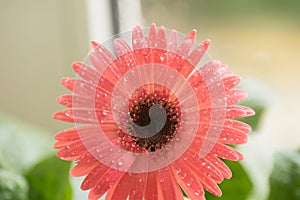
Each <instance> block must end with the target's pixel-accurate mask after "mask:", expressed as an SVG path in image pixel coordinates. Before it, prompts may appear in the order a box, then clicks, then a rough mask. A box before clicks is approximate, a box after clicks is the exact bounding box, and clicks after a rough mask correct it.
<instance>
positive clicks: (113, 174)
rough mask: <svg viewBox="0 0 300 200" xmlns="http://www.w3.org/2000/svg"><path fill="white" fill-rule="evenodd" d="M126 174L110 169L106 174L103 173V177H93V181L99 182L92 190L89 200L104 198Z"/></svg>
mask: <svg viewBox="0 0 300 200" xmlns="http://www.w3.org/2000/svg"><path fill="white" fill-rule="evenodd" d="M124 174H125V173H124V172H122V171H117V170H114V169H108V170H107V171H106V172H103V173H102V175H99V176H97V177H91V181H94V182H97V184H96V185H95V186H94V187H93V188H92V189H91V191H90V193H89V199H91V200H97V199H98V198H99V197H101V196H103V195H104V194H105V193H106V192H107V191H108V190H109V189H111V188H112V187H114V185H116V184H118V182H119V181H120V180H121V178H122V177H123V176H124ZM116 187H117V186H116Z"/></svg>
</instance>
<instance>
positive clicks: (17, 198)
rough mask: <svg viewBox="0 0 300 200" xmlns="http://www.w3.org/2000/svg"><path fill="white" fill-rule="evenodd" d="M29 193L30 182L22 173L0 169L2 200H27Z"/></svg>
mask: <svg viewBox="0 0 300 200" xmlns="http://www.w3.org/2000/svg"><path fill="white" fill-rule="evenodd" d="M27 194H28V184H27V182H26V179H25V178H24V177H23V176H22V175H19V174H17V173H15V172H12V171H9V170H5V169H0V199H1V200H12V199H13V200H27Z"/></svg>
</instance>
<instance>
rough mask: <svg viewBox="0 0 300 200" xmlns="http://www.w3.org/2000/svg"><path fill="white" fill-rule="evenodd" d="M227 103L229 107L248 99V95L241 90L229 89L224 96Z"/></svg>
mask: <svg viewBox="0 0 300 200" xmlns="http://www.w3.org/2000/svg"><path fill="white" fill-rule="evenodd" d="M226 97H227V103H228V104H229V105H232V104H235V103H238V102H240V101H242V100H244V99H246V98H247V97H248V93H247V92H246V91H245V90H242V89H231V90H229V91H227V94H226Z"/></svg>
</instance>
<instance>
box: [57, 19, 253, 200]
mask: <svg viewBox="0 0 300 200" xmlns="http://www.w3.org/2000/svg"><path fill="white" fill-rule="evenodd" d="M148 32H149V34H144V33H143V30H142V29H141V28H140V27H139V26H137V27H135V28H134V29H133V31H132V33H131V32H130V34H132V42H131V43H132V46H130V45H129V44H128V43H127V42H125V40H123V39H122V38H117V39H115V40H114V43H113V45H114V51H115V52H116V55H117V56H114V54H113V53H112V52H110V51H109V50H108V49H107V48H105V47H104V45H101V44H98V43H96V42H92V45H93V50H92V51H91V52H90V53H89V55H88V61H87V62H86V63H81V62H75V63H74V64H73V68H74V70H75V72H76V73H77V74H78V75H79V76H80V77H81V78H63V79H62V84H63V85H64V86H65V87H66V88H68V89H69V90H71V91H72V92H73V94H72V95H63V96H60V97H58V102H59V103H60V104H62V105H64V106H66V107H68V108H67V109H66V110H63V111H59V112H57V113H55V114H54V118H55V119H58V120H62V121H66V122H72V123H76V125H77V126H76V127H75V128H71V129H68V130H64V131H62V132H59V133H58V134H57V135H56V136H55V139H56V140H57V142H56V143H55V144H54V147H55V148H57V149H59V151H58V152H57V156H58V157H59V158H61V159H64V160H74V161H75V162H76V166H75V167H73V169H72V170H71V174H72V175H73V176H86V177H85V179H84V181H83V182H82V185H81V189H83V190H90V192H89V199H91V200H94V199H98V198H100V197H101V196H103V195H104V194H106V199H118V200H119V199H127V198H129V199H135V200H136V199H145V200H155V199H172V200H173V199H183V194H182V192H181V189H182V190H184V192H185V193H186V194H187V195H188V197H189V198H190V199H205V197H204V189H205V190H207V191H208V192H210V193H212V194H214V195H217V196H221V194H222V192H221V190H220V189H219V187H218V184H219V183H221V182H222V181H223V179H224V178H226V179H228V178H230V177H231V175H232V174H231V171H230V169H229V168H228V167H227V166H226V165H225V164H224V162H223V161H222V159H226V160H232V161H238V160H241V159H242V158H243V156H242V154H241V153H239V152H238V151H237V150H235V149H234V148H232V147H230V146H228V145H227V144H232V145H236V144H243V143H246V142H247V133H248V132H250V131H251V128H250V127H249V126H248V125H247V124H245V123H242V122H239V121H235V120H234V119H233V118H241V117H246V116H250V115H253V114H254V112H253V111H252V110H251V109H250V108H247V107H243V106H239V105H234V104H235V103H237V102H239V101H241V100H243V99H244V98H246V96H247V93H246V92H245V91H244V90H241V89H233V88H234V87H235V86H236V85H237V84H238V83H239V81H240V78H239V77H238V76H235V75H234V74H232V73H231V72H229V71H228V70H227V66H226V65H223V64H221V63H220V62H219V61H209V62H206V63H205V62H204V61H203V60H204V59H203V58H204V56H205V52H206V50H207V48H208V46H209V43H210V42H209V41H208V40H206V41H203V42H202V43H201V44H198V45H197V44H196V45H195V44H194V43H195V41H194V40H195V37H196V31H195V30H193V31H192V32H190V33H189V34H188V35H187V36H186V37H185V39H184V40H183V41H182V43H181V44H179V42H178V40H179V39H178V35H179V34H178V33H177V32H176V31H175V30H172V31H169V33H167V31H166V29H165V28H164V27H160V28H156V26H155V25H154V24H153V25H151V27H150V29H148ZM200 61H202V62H201V63H200ZM199 63H200V64H199Z"/></svg>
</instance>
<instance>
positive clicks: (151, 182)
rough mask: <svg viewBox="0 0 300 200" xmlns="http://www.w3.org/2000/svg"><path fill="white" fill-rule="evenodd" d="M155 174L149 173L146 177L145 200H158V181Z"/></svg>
mask: <svg viewBox="0 0 300 200" xmlns="http://www.w3.org/2000/svg"><path fill="white" fill-rule="evenodd" d="M157 178H158V177H157V173H156V172H149V173H148V177H147V184H146V188H145V195H144V198H145V200H153V199H158V196H159V194H158V180H157Z"/></svg>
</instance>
